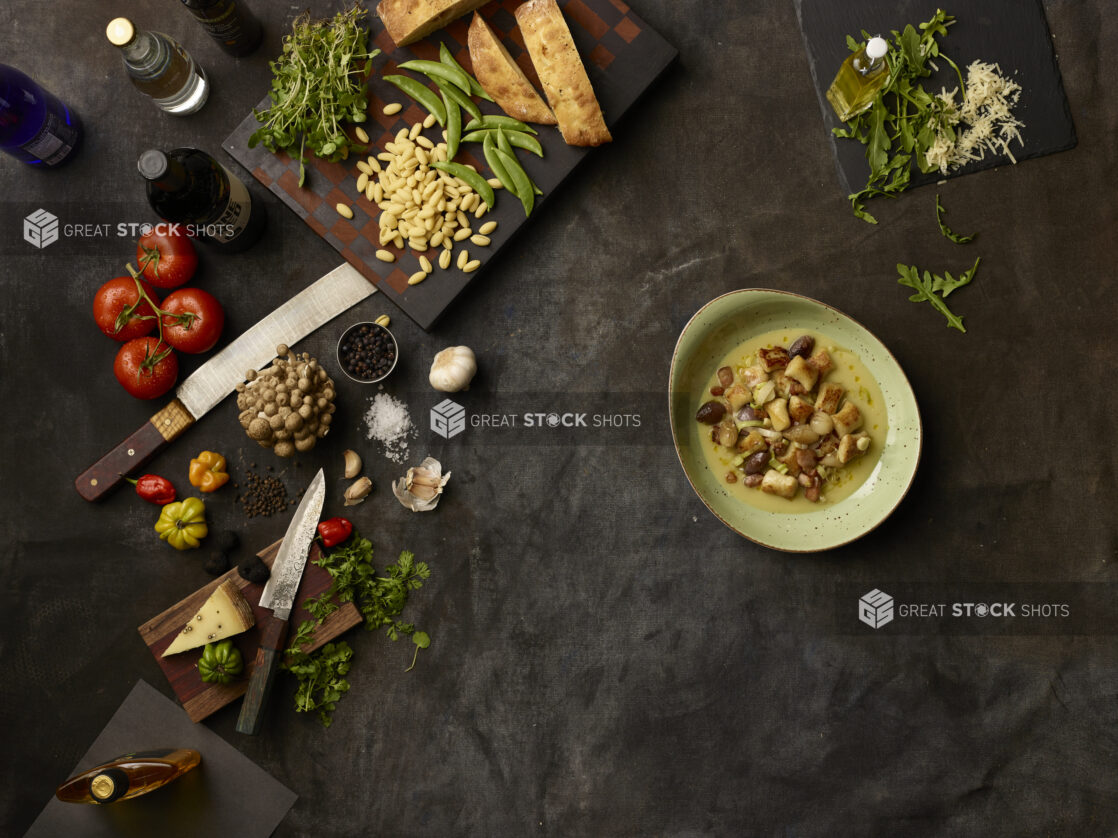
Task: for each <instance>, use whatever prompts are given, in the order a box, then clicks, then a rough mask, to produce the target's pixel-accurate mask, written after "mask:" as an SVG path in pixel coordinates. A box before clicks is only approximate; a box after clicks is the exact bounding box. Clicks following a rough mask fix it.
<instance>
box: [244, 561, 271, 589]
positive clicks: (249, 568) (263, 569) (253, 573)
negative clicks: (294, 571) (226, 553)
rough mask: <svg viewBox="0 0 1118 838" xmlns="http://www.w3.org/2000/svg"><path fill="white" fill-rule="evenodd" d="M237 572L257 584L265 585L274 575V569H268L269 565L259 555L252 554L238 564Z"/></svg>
mask: <svg viewBox="0 0 1118 838" xmlns="http://www.w3.org/2000/svg"><path fill="white" fill-rule="evenodd" d="M237 572H238V573H239V574H241V578H242V579H246V580H248V581H249V582H252V583H254V584H256V585H263V584H264V583H265V582H267V581H268V577H269V576H271V575H272V571H270V570H268V565H266V564H264V562H263V561H261V560H260V557H259V556H252V557H250V558H247V559H245V560H244V561H243V562H241V563H240V564H239V565H237Z"/></svg>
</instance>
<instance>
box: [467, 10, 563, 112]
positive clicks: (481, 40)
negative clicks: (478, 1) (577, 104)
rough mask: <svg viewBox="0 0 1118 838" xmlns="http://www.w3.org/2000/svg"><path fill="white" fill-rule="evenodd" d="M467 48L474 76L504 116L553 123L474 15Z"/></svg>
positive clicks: (496, 40) (533, 90) (523, 77)
mask: <svg viewBox="0 0 1118 838" xmlns="http://www.w3.org/2000/svg"><path fill="white" fill-rule="evenodd" d="M469 46H470V62H471V63H472V64H473V65H474V76H475V77H476V78H477V80H478V83H479V84H481V86H482V87H484V88H485V92H486V93H488V94H489V95H490V96H492V97H493V98H494V99H496V100H497V104H498V105H500V106H501V109H502V110H503V111H504V112H505V113H507V114H508V115H509V116H512V117H515V118H517V119H519V120H520V121H521V122H538V123H539V124H541V125H554V124H555V122H556V120H555V114H553V113H552V112H551V108H549V107H548V106H547V103H546V102H544V100H543V98H542V97H541V96H540V94H538V93H537V92H536V88H534V87H532V83H531V82H530V81H528V77H527V76H526V75H524V71H523V70H521V69H520V67H518V66H517V64H516V62H515V61H513V59H512V56H511V55H509V51H508V50H507V49H505V45H504V44H502V43H501V41H500V39H499V38H498V37H497V36H496V35H495V34H493V30H492V29H490V28H489V24H488V23H486V22H485V21H484V20H483V19H482V17H481V15H480V14H478V13H477V12H474V19H473V22H472V23H471V24H470V39H469Z"/></svg>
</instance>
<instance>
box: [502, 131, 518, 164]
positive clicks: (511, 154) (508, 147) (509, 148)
mask: <svg viewBox="0 0 1118 838" xmlns="http://www.w3.org/2000/svg"><path fill="white" fill-rule="evenodd" d="M497 148H499V149H501V151H503V152H504V153H505V154H507V155H508V156H509V157H511V158H512V159H513V160H515V159H516V152H515V151H513V150H512V146H511V145H509V138H508V134H506V133H505V129H504V128H498V129H497Z"/></svg>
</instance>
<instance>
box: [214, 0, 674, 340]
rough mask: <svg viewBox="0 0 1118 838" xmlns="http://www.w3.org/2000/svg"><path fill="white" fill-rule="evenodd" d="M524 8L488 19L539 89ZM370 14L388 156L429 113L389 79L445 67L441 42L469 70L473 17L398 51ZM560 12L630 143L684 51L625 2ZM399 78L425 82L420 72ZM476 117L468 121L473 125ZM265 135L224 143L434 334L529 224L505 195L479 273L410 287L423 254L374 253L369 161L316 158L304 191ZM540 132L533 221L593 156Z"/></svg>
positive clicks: (373, 83)
mask: <svg viewBox="0 0 1118 838" xmlns="http://www.w3.org/2000/svg"><path fill="white" fill-rule="evenodd" d="M521 2H522V0H502V1H501V2H493V3H490V4H488V5H487V6H484V7H483V8H482V9H481V13H482V16H483V17H484V18H485V19H486V20H487V21H488V23H489V25H490V26H491V27H492V28H493V30H494V32H496V33H497V35H498V36H499V37H500V38H501V40H502V42H503V43H504V44H505V47H506V48H507V49H508V50H509V52H510V53H511V54H512V56H513V58H515V59H516V61H517V63H518V64H519V65H520V66H521V68H522V69H523V70H524V71H525V73H526V74H527V75H528V77H529V78H530V79H531V80H532V82H533V83H537V82H538V79H537V77H536V74H535V70H534V68H533V67H532V62H531V59H530V57H529V56H528V53H527V51H526V50H525V49H524V40H523V38H522V37H521V35H520V31H519V29H518V28H517V26H516V18H515V17H514V16H513V11H514V10H515V9H516V7H517V6H519V5H520V3H521ZM369 6H370V14H369V27H370V31H371V32H372V34H373V40H374V42H375V45H376V46H377V47H379V48H380V49H381V51H382V53H383V54H382V55H380V56H378V57H377V58H376V59H374V68H375V69H374V71H373V74H372V76H371V77H370V80H369V90H370V93H371V99H372V102H371V104H370V107H369V115H370V120H369V122H367V123H366V124H365V126H364V127H365V130H366V131H368V133H369V136H370V139H371V140H372V144H373V145H375V146H377V148H375V149H373V150H372V151H373V152H374V153H375V152H377V151H383V150H384V144H385V143H386V142H389V141H390V140H392V138H393V137H394V136H395V134H396V132H397V131H398V130H399V129H400V128H402V127H407V126H410V125H412V124H413V123H415V122H418V121H421V120H422V119H423V118H424V117H425V116H426V115H427V111H425V110H424V109H423V108H422V107H420V106H419V105H417V104H415V103H414V102H412V101H411V100H410V99H409V98H408V97H407V96H405V95H404V94H403V93H401V92H400V91H399V90H397V89H396V88H395V87H393V86H392V85H390V84H388V83H387V82H384V81H382V76H384V75H388V74H391V73H395V72H397V70H396V65H397V64H398V63H402V62H404V61H407V60H409V59H412V58H426V59H431V60H435V61H437V60H438V58H439V42H440V41H442V42H444V43H446V45H447V46H448V47H449V48H450V50H451V52H452V53H453V54H454V57H455V58H456V59H457V60H458V62H459V63H460V64H462V66H463V67H465V68H466V69H467V70H470V69H471V64H470V53H469V49H468V48H467V46H466V39H467V30H468V28H469V24H470V20H471V19H472V17H473V16H472V14H471V15H466V16H465V17H462V18H459V19H458V20H456V21H454V22H453V23H451V24H450V25H449V26H447V27H446V28H445V29H440V30H438V31H437V32H435V33H433V34H432V35H431V36H429V37H428V38H426V39H424V40H422V41H419V42H417V43H414V44H410V45H409V46H406V47H401V48H396V47H395V45H394V44H393V42H392V39H391V38H390V37H389V36H388V33H387V32H386V31H385V29H384V26H383V24H382V23H381V21H380V18H378V17H377V16H376V14H375V13H374V12H373V11H372V9H373V4H372V3H370V4H369ZM559 6H560V7H561V8H562V9H563V13H564V16H565V17H566V19H567V24H568V25H569V26H570V29H571V34H572V36H573V37H574V40H575V44H576V45H577V46H578V51H579V55H580V56H581V57H582V60H583V63H584V64H585V66H586V70H587V73H588V75H589V76H590V81H591V83H592V84H593V86H594V91H595V93H596V94H597V96H598V101H599V102H600V104H601V106H602V112H603V113H604V115H605V119H606V124H607V125H608V126H609V128H610V132H611V133H614V134H615V139H614V142H624V136H623V134H622V135H621V136H617V133H616V130H615V129H616V126H617V124H618V122H619V121H620V120H621V118H622V117H623V116H624V115H625V112H626V111H628V110H629V108H630V107H632V105H633V104H634V103H635V102H636V101H637V99H638V98H639V97H640V96H641V94H642V93H644V91H645V90H647V89H648V88H649V87H650V86H651V85H652V83H653V82H654V81H656V79H657V78H658V77H659V76H660V74H661V73H663V72H664V70H665V69H667V67H668V66H669V65H670V64H671V62H672V61H673V60H674V59H675V57H676V55H677V52H676V50H675V48H674V47H672V46H671V45H670V44H668V42H667V41H665V40H664V39H663V38H662V37H660V35H658V34H657V33H656V32H655V31H654V30H652V29H650V28H649V26H648V24H646V23H645V22H644V21H643V20H641V19H640V18H639V17H638V16H637V15H636V14H634V13H633V11H632V10H631V9H630V8H629V6H627V5H626V4H625V3H624V2H622V0H559ZM400 72H401V73H402V74H403V75H412V76H413V77H416V78H419V79H420V80H422V78H421V77H418V76H415V74H412V73H406V72H403V71H400ZM428 87H431V88H432V89H433V88H434V85H433V84H431V83H428ZM537 89H539V86H538V84H537ZM390 102H399V103H401V104H402V105H404V109H403V110H402V111H401V112H400V113H399V114H397V115H396V116H392V117H386V116H384V114H383V113H382V112H381V109H382V108H383V107H384V105H386V104H388V103H390ZM267 104H268V100H267V99H264V100H263V101H262V102H261V104H260V105H259V106H258V107H260V108H264V107H266V106H267ZM479 104H480V105H481V109H482V111H483V112H486V113H500V112H501V111H500V109H499V108H498V107H497V106H496V105H493V104H491V103H489V102H480V103H479ZM469 118H470V117H469V116H468V115H465V121H468V120H469ZM257 127H258V123H257V121H256V118H255V117H254V116H253V115H252V114H249V115H248V116H247V117H246V118H245V119H244V121H243V122H242V123H241V124H240V125H239V126H237V128H236V130H235V131H234V132H233V133H232V134H231V135H230V136H229V137H228V138H227V139H226V140H225V142H224V143H223V146H224V148H225V150H226V151H228V152H229V154H231V155H232V156H233V158H234V159H236V160H237V162H239V163H240V164H241V165H242V166H244V167H245V168H246V169H248V170H249V171H250V172H252V175H253V177H255V178H256V179H257V180H258V181H260V182H261V183H262V184H263V185H264V186H266V187H268V189H270V190H271V191H272V192H274V193H275V194H276V195H277V196H279V198H280V199H281V200H282V201H283V202H284V203H285V204H287V205H288V206H289V207H290V208H291V209H293V210H294V211H295V212H296V213H297V214H298V215H299V217H300V218H302V219H303V220H304V221H306V223H307V225H308V226H310V228H311V229H312V230H314V231H315V232H316V233H318V235H320V236H322V237H323V238H324V239H325V240H326V241H327V242H329V243H330V245H331V246H332V247H333V248H334V249H335V250H337V251H338V252H339V253H340V254H341V255H342V256H343V257H345V259H346V260H347V261H349V262H350V263H351V264H352V265H353V266H354V267H355V268H357V270H359V271H360V272H361V273H362V274H363V275H364V276H365V277H366V278H367V279H368V280H369V281H370V282H372V283H373V284H375V285H376V286H377V289H378V290H380V291H382V292H383V293H384V294H385V295H386V296H387V297H389V298H390V299H391V300H392V301H393V302H395V303H396V304H397V305H398V306H399V307H400V308H401V309H402V310H403V311H404V313H405V314H407V315H408V316H409V317H411V318H412V319H413V320H415V321H416V323H418V324H419V325H420V326H421V327H422V328H424V329H429V328H430V327H431V326H432V325H433V324H434V323H435V321H436V320H437V319H438V317H439V316H440V315H441V314H442V313H443V312H444V311H445V310H446V309H447V308H448V307H449V306H450V304H451V303H452V302H453V301H454V300H455V298H457V297H458V295H459V294H461V293H462V292H463V291H464V290H465V289H466V287H467V286H468V285H469V284H470V283H472V282H476V281H477V280H478V278H479V277H481V276H482V275H483V274H484V273H485V269H486V267H488V265H489V263H490V262H492V261H493V259H494V258H495V257H496V256H497V254H498V253H499V252H500V250H501V248H502V247H503V246H504V245H506V244H508V242H509V241H510V240H511V239H512V237H513V236H514V235H515V234H516V233H517V232H518V231H519V230H520V229H521V228H522V227H523V226H524V224H525V222H526V221H528V220H529V219H526V218H525V217H524V210H523V209H522V208H521V206H520V203H519V201H517V200H516V198H515V197H513V196H511V195H508V194H506V193H504V191H503V190H500V191H498V192H497V202H496V203H497V205H496V207H495V208H494V209H493V210H492V211H491V212H489V213H488V214H487V215H486V216H485V218H484V219H482V220H481V221H479V222H477V224H476V225H475V227H476V226H478V225H480V224H481V223H483V222H484V221H490V220H492V221H496V222H498V228H497V230H496V232H495V233H494V234H493V236H492V244H491V245H490V246H489V247H484V248H482V247H476V246H469V250H470V255H471V258H477V259H480V260H481V262H482V264H481V267H480V268H478V270H476V271H474V272H473V273H471V274H463V273H462V272H461V271H459V270H458V269H457V268H456V267H455V266H454V265H452V266H451V268H450V269H449V270H446V271H444V270H441V269H439V268H438V267H437V266H436V268H435V270H434V272H433V273H432V274H431V275H430V276H428V277H427V279H426V280H424V281H423V282H422V283H420V284H419V285H414V286H409V285H408V283H407V281H408V276H410V275H411V274H412V273H414V272H415V271H417V270H419V258H418V254H417V253H415V252H412V251H410V250H408V249H407V248H405V249H403V250H397V249H395V248H392V247H389V248H388V249H389V250H392V251H393V252H394V253H396V255H397V257H398V258H397V261H396V262H395V263H394V264H391V265H387V264H385V263H383V262H380V261H378V260H377V259H376V257H375V255H374V254H375V252H376V250H377V249H378V247H379V246H380V245H379V244H378V241H379V239H378V225H377V218H378V217H379V215H380V210H379V209H378V208H377V207H376V206H375V205H374V204H371V203H370V202H368V201H366V200H365V198H364V197H363V196H362V197H360V199H359V198H358V193H357V184H356V177H357V174H358V172H357V166H356V162H357V160H358V159H364V157H354V156H351V157H350V159H349V160H348V161H345V162H342V163H323V162H320V161H318V160H317V159H315V160H313V162H312V163H311V164H310V165H309V166H308V169H307V180H306V182H305V184H304V186H303V188H299V187H298V186H297V185H296V184H297V182H298V175H299V164H298V161H295V160H292V159H291V158H289V157H288V156H287V155H275V154H272V153H271V152H269V151H268V150H267V149H265V148H263V147H261V146H257V147H256V148H254V149H250V148H248V138H249V137H250V136H251V135H252V133H253V132H254V131H255V130H256V128H257ZM534 127H535V128H536V129H537V130H538V131H539V140H540V143H541V145H542V146H543V149H544V157H543V159H542V160H541V159H540V158H537V157H536V156H535V155H533V154H530V153H528V152H526V151H518V153H517V156H518V159H519V160H520V161H521V164H522V165H523V166H524V169H525V171H526V172H527V173H528V175H529V176H530V177H531V178H532V179H533V180H535V182H536V183H537V184H538V185H539V187H540V189H542V190H543V193H544V194H543V196H542V197H541V196H537V198H536V206H535V208H534V209H533V210H532V217H535V216H536V214H537V213H539V212H541V211H544V210H543V205H546V204H547V201H548V198H549V197H550V196H551V195H552V194H553V193H554V192H555V189H556V188H557V187H558V186H559V184H560V183H562V182H563V180H565V179H566V177H567V176H568V175H570V173H571V172H572V171H574V169H575V167H576V166H577V165H578V164H579V163H580V162H582V160H583V159H584V158H585V157H586V155H587V153H589V152H590V151H592V149H586V148H573V147H571V146H568V145H566V143H564V142H563V139H562V137H561V136H560V135H559V131H558V129H556V128H555V127H552V126H534ZM373 129H379V130H378V131H374V130H373ZM441 131H442V129H441V128H440V127H439V126H438V124H436V125H435V126H434V127H433V128H430V129H428V130H426V131H424V134H425V136H427V137H429V138H430V139H431V140H432V141H434V142H440V141H441V139H442V137H441ZM455 159H456V160H457V161H458V162H461V163H471V164H473V165H474V166H476V167H477V169H478V170H479V171H481V172H482V173H484V174H485V175H486V176H487V177H491V176H492V175H491V174H490V172H489V168H488V167H487V166H486V165H485V160H484V156H483V155H482V152H481V145H480V144H474V143H467V144H464V145H463V146H462V149H461V150H460V151H459V153H458V156H457V157H456V158H455ZM339 202H343V203H345V204H347V205H348V206H350V207H351V208H353V210H354V213H355V217H354V218H353V220H352V221H349V220H346V219H344V218H342V217H341V216H339V215H338V214H337V212H336V211H335V209H334V206H335V205H336V204H337V203H339ZM439 252H440V249H434V248H433V249H431V250H428V251H427V256H428V258H430V259H431V261H432V262H434V261H435V258H433V257H437V256H438V254H439Z"/></svg>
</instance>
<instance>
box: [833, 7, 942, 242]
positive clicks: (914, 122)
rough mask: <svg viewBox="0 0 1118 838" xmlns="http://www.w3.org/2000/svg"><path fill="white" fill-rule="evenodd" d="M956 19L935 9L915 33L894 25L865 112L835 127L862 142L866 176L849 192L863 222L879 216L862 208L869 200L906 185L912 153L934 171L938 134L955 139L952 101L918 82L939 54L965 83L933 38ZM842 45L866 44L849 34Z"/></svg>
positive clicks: (840, 133)
mask: <svg viewBox="0 0 1118 838" xmlns="http://www.w3.org/2000/svg"><path fill="white" fill-rule="evenodd" d="M954 22H955V18H954V17H952V16H951V15H949V14H947V13H946V12H944V11H943V9H937V10H936V13H935V15H933V16H932V19H931V20H929V21H927V22H926V23H921V24H920V32H919V33H918V32H917V31H916V29H914V28H913V26H912V25H911V24H909V25H908V26H906V27H905V28H904V31H903V32H897V31H896V30H895V29H894V30H893V33H892V34H893V38H892V48H891V49H890V50H889V52H888V53H887V54H886V56H885V61H886V62H887V66H888V68H889V75H888V77H887V78H886V81H885V84H884V85H883V86H882V88H881V90H880V91H879V92H878V94H877V95H876V96H875V97H874V100H873V104H872V105H871V106H870V109H869V110H868V111H865V112H863V113H861V114H859V115H858V116H855V117H853V118H852V119H851V120H850V121H849V122H847V124H846V127H845V128H835V129H834V131H833V133H834V135H835V136H836V137H843V138H847V139H853V140H857V141H858V142H860V143H862V144H863V145H865V146H866V162H867V163H869V167H870V176H869V180H868V181H867V182H866V185H865V187H864V188H863V189H861V190H859V191H858V192H855V193H853V194H851V195H850V196H849V198H850V205H851V207H852V208H853V210H854V215H855V216H857V217H858V218H860V219H862V220H863V221H866V222H868V223H870V224H876V223H877V219H876V218H874V217H873V216H872V215H870V214H869V213H868V212H866V209H865V202H866V201H867V200H869V199H870V198H873V197H875V196H878V195H886V196H889V197H896V195H897V194H898V193H900V192H903V191H904V190H905V189H907V188H908V186H909V184H910V182H911V179H912V168H911V165H910V163H911V161H912V158H913V156H914V155H915V157H916V163H917V166H919V168H920V170H921V171H922V172H929V171H931V170H932V167H929V166H928V164H927V159H926V155H927V152H928V149H929V148H930V147H931V146H932V144H933V143H934V142H935V140H936V135H937V132H939V133H941V134H943V135H946V136H947V137H948V138H949V139H950V140H952V141H954V139H955V130H954V128H953V127H952V126H951V124H950V121H949V119H948V118H947V117H948V112H949V110H950V109H951V108H953V105H949V104H948V103H946V102H945V101H944V100H943V99H941V98H939V97H938V96H935V95H933V94H931V93H928V92H927V91H926V90H925V89H924V88H923V86H922V85H921V84H920V82H919V79H921V78H926V77H928V76H930V75H931V74H932V70H931V69H930V68H929V66H928V65H929V63H931V62H932V60H933V59H935V58H942V59H943V60H944V61H946V62H947V63H948V64H950V65H951V66H952V67H953V68H954V69H955V72H956V74H957V75H958V76H959V85H960V88H962V87H963V77H962V73H961V72H959V68H958V66H957V65H956V64H955V62H954V61H952V60H951V59H950V58H948V57H947V56H946V55H943V54H941V53H940V48H939V42H938V41H936V37H937V36H940V35H946V34H947V28H948V27H949V26H951V25H952V24H953V23H954ZM862 35H863V37H864V38H865V39H866V40H868V39H869V37H870V36H869V34H868V33H866V32H863V33H862ZM846 45H847V47H848V48H849V49H850V50H851V51H852V52H857V51H858V50H859V49H862V48H863V47H864V46H865V41H862V42H858V41H856V40H855V39H854V38H853V37H851V36H849V35H847V36H846Z"/></svg>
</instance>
